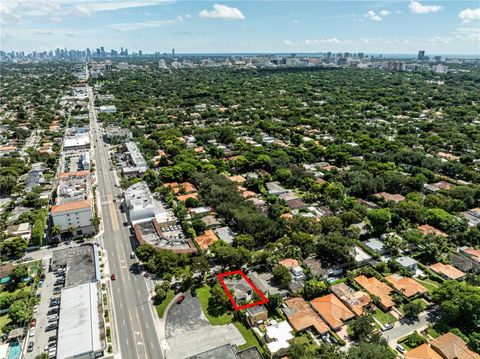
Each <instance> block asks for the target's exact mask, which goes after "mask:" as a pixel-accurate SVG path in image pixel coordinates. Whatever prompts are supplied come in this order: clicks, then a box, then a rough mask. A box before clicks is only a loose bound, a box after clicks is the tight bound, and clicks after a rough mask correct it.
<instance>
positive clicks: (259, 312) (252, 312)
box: [245, 305, 268, 327]
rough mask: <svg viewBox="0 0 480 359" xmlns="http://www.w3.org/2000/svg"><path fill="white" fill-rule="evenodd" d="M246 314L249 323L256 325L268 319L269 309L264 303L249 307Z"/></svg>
mask: <svg viewBox="0 0 480 359" xmlns="http://www.w3.org/2000/svg"><path fill="white" fill-rule="evenodd" d="M245 316H246V317H247V322H248V324H249V325H250V326H251V327H255V326H257V325H258V324H262V323H264V322H266V321H267V320H268V311H267V309H266V308H265V307H264V306H263V305H255V306H253V307H250V308H247V311H246V313H245Z"/></svg>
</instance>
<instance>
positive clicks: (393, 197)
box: [375, 192, 405, 203]
mask: <svg viewBox="0 0 480 359" xmlns="http://www.w3.org/2000/svg"><path fill="white" fill-rule="evenodd" d="M375 197H380V198H383V200H385V201H387V202H395V203H398V202H402V201H404V200H405V197H403V196H402V195H401V194H391V193H387V192H379V193H376V194H375Z"/></svg>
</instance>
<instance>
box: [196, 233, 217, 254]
mask: <svg viewBox="0 0 480 359" xmlns="http://www.w3.org/2000/svg"><path fill="white" fill-rule="evenodd" d="M195 241H196V242H197V244H198V246H199V247H200V248H201V249H203V250H207V249H208V247H210V246H211V245H212V244H213V243H214V242H216V241H218V237H217V235H216V234H215V233H214V232H213V231H212V230H211V229H207V230H206V231H205V233H203V234H201V235H199V236H197V237H196V238H195Z"/></svg>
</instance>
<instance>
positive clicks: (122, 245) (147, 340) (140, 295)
mask: <svg viewBox="0 0 480 359" xmlns="http://www.w3.org/2000/svg"><path fill="white" fill-rule="evenodd" d="M88 94H89V98H90V106H91V107H90V121H91V126H92V140H93V143H94V145H95V147H96V148H95V155H94V159H95V166H96V170H97V176H98V178H97V183H98V187H97V196H99V197H100V202H101V212H102V221H103V227H104V233H103V246H104V248H105V250H106V251H107V259H108V266H109V269H110V273H115V274H116V277H117V279H116V281H112V282H111V287H112V295H113V306H114V313H113V317H114V318H113V319H114V321H115V332H116V333H115V332H114V333H113V335H114V346H115V354H118V353H120V354H121V356H122V358H126V359H130V358H142V359H143V358H146V359H153V358H163V355H162V353H161V349H160V342H159V340H158V337H157V331H156V328H155V322H154V319H153V315H154V313H153V311H152V310H151V306H150V303H149V300H148V295H149V294H148V290H147V285H146V283H145V279H144V278H143V277H142V276H141V275H135V274H133V273H131V272H130V270H129V267H130V265H131V264H132V263H134V262H135V260H132V259H130V257H129V254H130V252H132V250H133V249H132V244H131V239H130V232H129V228H128V227H124V226H123V222H126V217H125V215H124V214H123V213H122V212H121V211H120V209H119V204H120V203H119V202H120V201H118V202H114V199H115V198H117V196H118V195H119V194H120V193H121V190H120V189H118V188H116V187H115V174H114V172H113V171H112V170H110V164H109V161H110V159H109V154H108V151H107V147H105V144H104V142H103V139H102V135H101V133H100V130H99V126H98V124H97V121H96V114H95V110H94V109H93V107H92V105H93V103H94V102H93V93H92V89H91V88H88Z"/></svg>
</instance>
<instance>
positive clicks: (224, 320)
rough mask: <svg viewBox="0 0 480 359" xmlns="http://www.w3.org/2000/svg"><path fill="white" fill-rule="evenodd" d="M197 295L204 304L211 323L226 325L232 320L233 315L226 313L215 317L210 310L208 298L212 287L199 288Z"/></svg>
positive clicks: (204, 310) (203, 306) (204, 309)
mask: <svg viewBox="0 0 480 359" xmlns="http://www.w3.org/2000/svg"><path fill="white" fill-rule="evenodd" d="M197 296H198V299H199V300H200V303H201V304H202V309H203V312H204V313H205V316H206V317H207V319H208V321H209V322H210V324H211V325H226V324H230V323H231V322H232V315H231V314H228V313H224V314H223V315H221V316H219V317H215V316H213V315H211V314H210V313H209V312H208V299H209V298H210V287H202V288H198V289H197Z"/></svg>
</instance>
